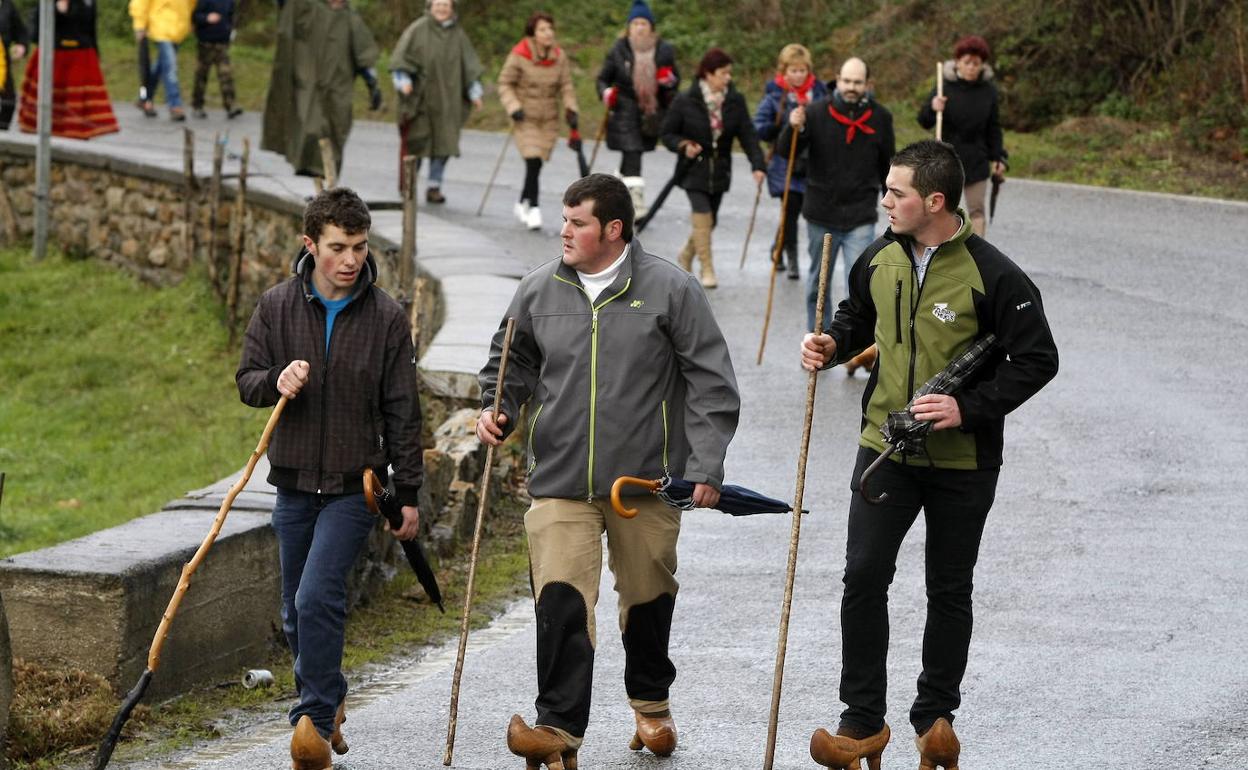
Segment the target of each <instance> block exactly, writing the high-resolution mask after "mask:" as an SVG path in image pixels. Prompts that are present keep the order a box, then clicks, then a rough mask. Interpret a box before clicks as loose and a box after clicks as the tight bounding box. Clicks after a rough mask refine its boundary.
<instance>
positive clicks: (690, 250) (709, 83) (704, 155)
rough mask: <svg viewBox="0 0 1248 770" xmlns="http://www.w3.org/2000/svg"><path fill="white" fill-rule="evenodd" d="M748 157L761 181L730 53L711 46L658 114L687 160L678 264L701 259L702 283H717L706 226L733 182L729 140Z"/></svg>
mask: <svg viewBox="0 0 1248 770" xmlns="http://www.w3.org/2000/svg"><path fill="white" fill-rule="evenodd" d="M733 139H736V140H737V141H738V142H740V143H741V148H742V149H743V150H745V154H746V156H747V157H749V159H750V167H751V168H752V169H753V170H754V182H755V183H756V184H761V183H762V181H763V177H764V176H765V172H764V170H763V169H764V168H765V167H766V161H765V160H764V159H763V151H762V150H761V149H760V148H759V146H758V135H757V134H756V133H755V132H754V124H753V123H751V122H750V109H749V107H747V106H746V104H745V97H743V96H741V94H740V92H738V91H736V90H735V89H733V87H732V57H730V56H729V55H728V54H726V53H724V52H723V51H721V50H720V49H718V48H712V49H711V50H709V51H707V52H706V55H705V56H703V57H702V62H701V63H700V64H699V65H698V79H697V81H696V82H695V83H694V84H693V87H692V88H690V89H689V90H688V91H685V92H684V93H682V94H681V95H680V96H678V97H676V101H674V102H672V108H671V109H670V110H669V111H668V113H667V117H666V118H665V119H664V120H663V144H664V145H665V146H666V147H667V148H668V149H669V150H671V151H672V152H675V153H678V154H680V155H681V156H682V157H681V162H682V163H684V164H686V166H687V168H686V170H685V173H684V179H683V181H682V182H681V183H680V186H681V187H683V188H684V190H685V194H686V195H688V196H689V206H690V208H691V209H692V210H693V213H692V214H691V219H692V222H693V232H692V233H691V234H690V236H689V240H688V241H686V242H685V247H684V249H682V250H681V252H680V257H679V262H680V266H681V267H683V268H684V269H685V270H688V271H689V272H693V257H694V254H697V256H698V259H699V260H700V261H701V263H702V285H703V286H705V287H706V288H708V289H713V288H715V287H716V286H718V285H719V284H718V282H717V281H716V280H715V267H714V264H713V261H712V257H711V230H712V228H714V227H715V221H716V217H717V216H718V214H719V204H720V202H721V201H722V200H723V198H724V193H726V192H728V187H729V185H730V184H731V183H732V140H733Z"/></svg>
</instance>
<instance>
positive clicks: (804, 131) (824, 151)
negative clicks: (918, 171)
mask: <svg viewBox="0 0 1248 770" xmlns="http://www.w3.org/2000/svg"><path fill="white" fill-rule="evenodd" d="M870 77H871V73H870V70H868V69H867V65H866V63H865V62H863V61H862V59H857V58H853V59H849V60H847V61H846V62H845V63H844V64H842V65H841V72H840V74H839V75H838V76H837V78H836V90H835V91H833V92H832V96H831V97H829V98H828V99H826V100H823V101H818V102H813V103H812V104H810V105H809V106H807V107H798V108H796V109H794V110H793V111H792V112H791V113H789V125H788V126H785V128H784V130H782V131H781V132H780V136H779V138H778V139H777V140H776V147H778V148H779V150H778V151H781V152H787V151H788V148H789V143H790V142H791V141H792V140H793V133H792V132H793V131H797V151H798V152H799V153H801V152H802V150H803V149H807V148H808V151H809V157H810V162H809V165H808V166H807V177H806V180H807V181H806V200H805V203H804V204H803V206H802V216H804V217H806V231H807V233H808V234H809V236H810V282H809V287H808V289H807V291H806V328H807V329H813V328H814V325H815V301H816V299H817V298H818V296H819V263H820V261H821V258H822V255H823V236H824V235H826V234H828V233H831V234H832V260H833V261H832V265H829V276H828V280H829V284H830V283H831V268H832V267H833V266H835V264H836V252H837V250H838V249H839V250H840V251H841V253H842V255H843V257H844V260H845V277H846V281H848V278H849V267H850V265H852V264H853V262H854V260H856V259H857V258H858V255H859V254H861V253H862V252H863V250H864V249H866V248H867V246H870V245H871V241H873V240H875V220H876V218H877V213H876V204H877V203H878V202H879V199H880V196H881V195H883V192H884V179H885V177H887V176H888V162H889V160H890V159H891V158H892V157H893V152H894V151H895V149H896V146H897V144H896V140H895V139H894V137H893V115H892V113H890V112H889V111H888V110H887V109H885V108H884V106H883V105H882V104H880V103H879V102H877V101H875V98H874V97H872V96H871V94H869V93H868V91H867V84H868V82H869V81H870ZM828 290H829V292H830V291H831V286H829V287H828ZM846 292H847V293H848V288H847V290H846ZM828 299H829V300H831V296H829V298H828Z"/></svg>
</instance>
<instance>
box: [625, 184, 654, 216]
mask: <svg viewBox="0 0 1248 770" xmlns="http://www.w3.org/2000/svg"><path fill="white" fill-rule="evenodd" d="M623 182H624V186H625V187H627V188H628V194H629V196H630V197H632V199H633V214H634V216H636V217H637V219H641V218H642V217H644V216H645V215H646V213H647V212H648V211H649V210H650V209H649V207H648V206H647V205H646V180H645V178H644V177H640V176H626V177H623Z"/></svg>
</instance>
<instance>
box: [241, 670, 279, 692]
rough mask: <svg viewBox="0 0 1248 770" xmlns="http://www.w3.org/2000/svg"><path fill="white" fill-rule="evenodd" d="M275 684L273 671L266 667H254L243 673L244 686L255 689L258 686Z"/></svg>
mask: <svg viewBox="0 0 1248 770" xmlns="http://www.w3.org/2000/svg"><path fill="white" fill-rule="evenodd" d="M271 684H273V672H272V671H269V670H268V669H264V668H253V669H251V670H250V671H248V672H247V673H246V674H243V687H246V688H247V689H248V690H254V689H255V688H257V687H268V686H269V685H271Z"/></svg>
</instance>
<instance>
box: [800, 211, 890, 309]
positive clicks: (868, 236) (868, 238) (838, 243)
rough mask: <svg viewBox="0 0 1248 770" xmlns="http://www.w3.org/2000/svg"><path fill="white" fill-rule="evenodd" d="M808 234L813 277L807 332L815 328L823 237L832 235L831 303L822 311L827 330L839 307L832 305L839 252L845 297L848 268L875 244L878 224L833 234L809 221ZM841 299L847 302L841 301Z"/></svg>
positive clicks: (808, 294)
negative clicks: (842, 264)
mask: <svg viewBox="0 0 1248 770" xmlns="http://www.w3.org/2000/svg"><path fill="white" fill-rule="evenodd" d="M806 232H807V234H808V235H809V236H810V246H809V250H810V277H809V279H808V280H807V284H806V328H807V329H814V328H815V303H816V302H818V301H819V265H820V263H822V262H823V236H824V235H825V234H827V233H831V235H832V261H831V262H829V263H828V299H827V305H826V306H825V307H824V311H823V323H824V325H825V326H826V325H827V323H828V322H829V321H831V320H832V314H833V312H834V310H835V308H836V305H833V304H832V285H831V284H832V271H833V268H835V267H836V253H837V250H838V249H839V250H840V252H841V254H842V255H843V256H844V258H845V296H849V268H850V267H852V266H853V264H854V261H855V260H857V259H858V257H859V256H860V255H861V254H862V252H864V251H866V250H867V247H868V246H870V245H871V242H872V241H874V240H875V223H871V224H866V225H859V226H858V227H855V228H854V229H852V230H833V229H831V228H828V227H824V226H823V225H821V224H818V223H816V222H811V221H809V220H807V222H806ZM841 299H844V297H842V298H841Z"/></svg>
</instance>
